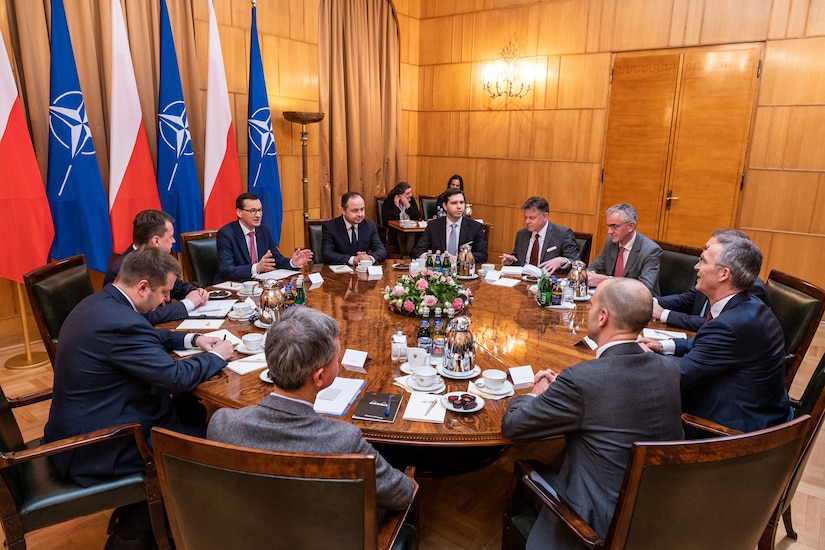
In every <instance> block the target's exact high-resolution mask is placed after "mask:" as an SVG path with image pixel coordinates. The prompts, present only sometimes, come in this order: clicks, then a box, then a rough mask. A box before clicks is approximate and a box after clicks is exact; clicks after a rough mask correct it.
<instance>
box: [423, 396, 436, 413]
mask: <svg viewBox="0 0 825 550" xmlns="http://www.w3.org/2000/svg"><path fill="white" fill-rule="evenodd" d="M436 401H437V400H436V399H433V400H432V401H430V406H429V407H427V410H426V411H425V412H424V416H427V415H428V414H430V411H431V410H433V407H435V402H436Z"/></svg>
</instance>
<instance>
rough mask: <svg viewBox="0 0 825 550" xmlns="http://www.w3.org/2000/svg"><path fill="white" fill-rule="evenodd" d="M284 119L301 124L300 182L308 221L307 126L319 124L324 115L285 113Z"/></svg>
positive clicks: (305, 216) (296, 112) (297, 112)
mask: <svg viewBox="0 0 825 550" xmlns="http://www.w3.org/2000/svg"><path fill="white" fill-rule="evenodd" d="M284 118H285V119H287V120H288V121H290V122H300V123H301V155H302V159H303V168H304V171H303V178H302V179H301V181H302V182H303V184H304V219H305V220H308V219H309V199H308V196H309V175H308V174H307V171H308V168H307V135H308V134H309V132H307V124H312V123H314V122H321V121H322V120H324V113H305V112H301V111H286V112H284Z"/></svg>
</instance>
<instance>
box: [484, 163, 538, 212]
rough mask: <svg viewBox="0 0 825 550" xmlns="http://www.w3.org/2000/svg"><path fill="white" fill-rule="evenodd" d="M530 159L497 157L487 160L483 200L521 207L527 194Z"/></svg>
mask: <svg viewBox="0 0 825 550" xmlns="http://www.w3.org/2000/svg"><path fill="white" fill-rule="evenodd" d="M528 166H529V162H528V161H519V160H510V159H495V160H489V161H488V162H487V189H486V196H485V197H484V199H483V200H482V201H481V202H484V203H486V204H495V205H501V206H511V207H512V206H518V207H521V205H522V203H524V199H525V198H527V197H528V195H527V177H526V176H527V169H528Z"/></svg>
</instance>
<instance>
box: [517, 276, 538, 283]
mask: <svg viewBox="0 0 825 550" xmlns="http://www.w3.org/2000/svg"><path fill="white" fill-rule="evenodd" d="M521 280H522V281H524V282H525V283H537V282H539V278H538V277H531V276H529V275H522V276H521Z"/></svg>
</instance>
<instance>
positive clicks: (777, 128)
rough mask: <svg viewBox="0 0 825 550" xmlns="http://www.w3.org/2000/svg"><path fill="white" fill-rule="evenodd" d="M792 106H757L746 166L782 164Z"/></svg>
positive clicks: (779, 165)
mask: <svg viewBox="0 0 825 550" xmlns="http://www.w3.org/2000/svg"><path fill="white" fill-rule="evenodd" d="M792 111H793V108H792V107H757V108H756V116H755V117H754V124H753V131H752V136H751V145H750V151H749V157H748V166H749V167H751V168H781V167H783V166H784V156H785V149H786V147H787V143H788V129H789V127H790V121H791V114H792Z"/></svg>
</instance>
